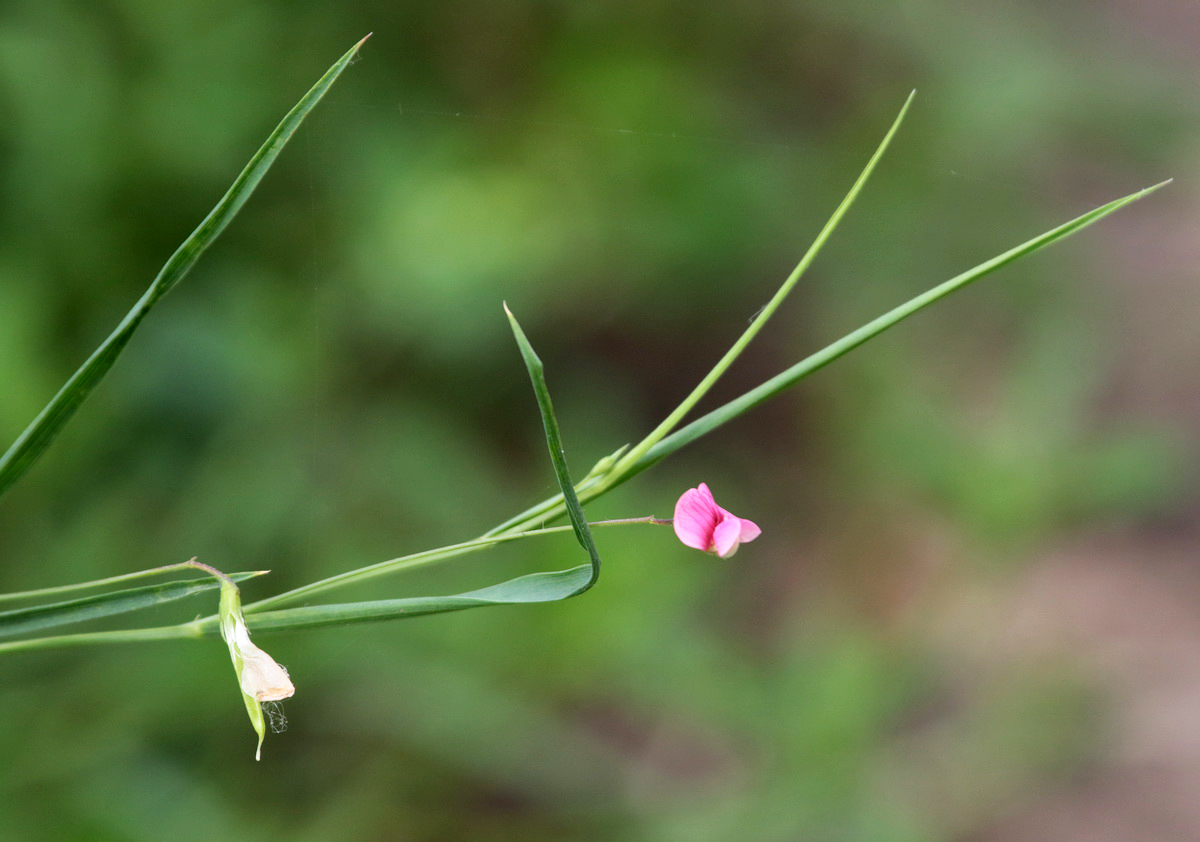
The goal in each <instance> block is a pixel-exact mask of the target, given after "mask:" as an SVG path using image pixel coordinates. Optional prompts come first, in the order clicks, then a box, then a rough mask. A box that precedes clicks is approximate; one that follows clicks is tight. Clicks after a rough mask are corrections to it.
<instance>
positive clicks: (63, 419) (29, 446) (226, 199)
mask: <svg viewBox="0 0 1200 842" xmlns="http://www.w3.org/2000/svg"><path fill="white" fill-rule="evenodd" d="M369 37H371V36H369V35H368V36H367V38H369ZM366 40H367V39H366V38H364V39H363V40H362V41H359V42H358V43H357V44H355V45H354V46H353V47H352V48H351V49H350V51H349V52H347V53H346V54H345V55H344V56H342V57H341V58H340V59H338V61H337V63H336V64H334V65H333V67H331V68H329V70H328V71H327V72H326V73H325V75H324V76H322V77H321V78H320V80H319V81H318V82H317V83H316V84H315V85H314V86H313V87H312V89H311V90H310V91H309V92H308V93H307V94H305V95H304V97H303V98H302V99H301V100H300V101H299V102H298V103H296V106H295V107H294V108H293V109H292V110H291V111H289V112H288V113H287V116H285V117H284V118H283V121H282V122H280V124H279V125H278V126H276V127H275V131H273V132H271V135H270V136H269V137H268V138H267V140H266V142H265V143H264V144H263V145H262V147H261V148H260V149H259V150H258V152H256V153H255V155H254V157H253V158H251V159H250V163H248V164H247V165H246V167H245V169H243V170H242V172H241V174H239V175H238V177H237V178H236V179H235V180H234V182H233V185H232V186H231V187H230V188H229V190H228V192H226V193H225V195H224V196H223V197H222V198H221V201H220V202H218V203H217V206H216V207H214V208H213V209H212V210H211V211H210V212H209V214H208V216H206V217H205V218H204V221H203V222H201V223H200V225H199V227H197V228H196V230H195V231H193V232H192V234H191V236H189V237H188V238H187V239H186V240H184V242H183V244H182V245H181V246H180V247H179V248H178V249H177V250H176V251H175V253H174V254H172V255H171V258H170V259H169V260H168V261H167V262H166V264H165V265H164V266H163V268H162V269H161V270H159V273H158V276H157V277H156V278H155V279H154V281H153V283H151V284H150V287H149V289H147V290H146V292H145V293H144V294H143V295H142V297H141V298H140V299H138V301H137V303H136V304H134V305H133V309H131V310H130V311H129V312H128V313H127V314H126V316H125V318H124V319H122V320H121V323H120V324H119V325H117V328H116V330H114V331H113V332H112V333H111V334H110V335H109V337H108V338H107V339H105V340H104V342H103V343H102V344H101V345H100V347H99V348H97V349H96V350H95V351H94V352H93V353H92V355H91V356H90V357H88V359H87V361H86V362H85V363H84V364H83V365H82V366H80V368H79V369H78V370H77V371H76V372H75V373H74V374H73V375H71V378H70V379H69V380H67V382H66V384H64V385H63V387H62V388H61V389H59V391H58V394H56V395H55V396H54V397H53V398H52V399H51V401H50V403H48V404H46V406H45V408H44V409H43V410H42V411H41V412H40V413H38V416H37V417H36V418H35V419H33V421H32V422H31V423H30V425H29V426H28V427H27V428H26V429H25V431H24V432H23V433H21V435H20V436H19V437H18V438H17V440H16V441H15V442H13V444H12V446H11V447H9V449H8V450H7V451H6V452H5V454H4V455H3V456H0V495H2V494H3V493H4V492H5V491H7V490H8V489H9V488H10V487H11V486H12V484H13V483H15V482H16V481H17V480H18V479H20V478H21V476H22V475H24V474H25V472H26V471H28V470H29V468H30V467H32V465H33V463H34V462H36V461H37V460H38V458H39V457H40V456H41V455H42V453H43V452H45V450H46V448H47V447H49V446H50V443H51V442H52V441H54V438H55V436H57V435H58V434H59V432H60V431H61V430H62V428H63V427H64V426H65V425H66V423H67V422H68V421H69V420H70V419H71V416H73V415H74V414H75V411H76V410H77V409H79V406H80V405H81V404H82V403H83V402H84V400H86V399H87V397H88V395H89V394H91V392H92V390H93V389H94V388H96V386H97V384H99V382H100V381H101V380H102V379H103V378H104V375H106V374H107V373H108V370H109V369H110V368H112V366H113V363H114V362H116V360H117V357H118V356H120V354H121V351H122V350H124V348H125V346H126V345H127V344H128V343H129V340H130V339H131V338H132V336H133V334H134V331H136V330H137V328H138V326H139V325H140V324H141V323H142V320H143V319H145V318H146V316H147V314H148V313H149V312H150V310H151V308H153V307H154V305H155V304H156V303H158V301H159V299H161V298H162V297H163V296H164V295H166V294H167V293H168V292H169V291H170V290H171V288H172V287H174V286H175V285H176V284H177V283H179V281H180V280H181V279H182V278H183V276H184V275H186V274H187V273H188V271H189V270H190V269H191V268H192V267H193V266H194V265H195V264H196V261H197V260H199V259H200V255H201V254H203V253H204V250H205V249H207V248H208V247H209V246H210V245H212V243H213V241H214V240H216V239H217V237H218V236H219V235H220V234H221V232H222V231H224V230H225V226H227V225H228V224H229V222H230V220H232V219H233V218H234V216H236V215H237V213H238V211H239V210H241V208H242V206H243V205H244V204H245V203H246V200H247V199H249V198H250V194H251V193H253V192H254V188H255V187H257V186H258V183H259V182H260V181H261V180H262V178H263V176H264V175H266V172H267V170H268V169H270V168H271V165H272V164H273V163H275V159H276V158H277V157H279V153H280V151H282V149H283V147H284V146H285V145H286V144H287V142H288V141H289V140H290V139H291V137H292V135H294V134H295V133H296V129H298V128H299V127H300V123H301V122H302V121H303V120H304V118H305V117H306V116H307V115H308V113H309V112H310V111H311V110H312V109H313V108H314V107H315V106H316V104H317V103H318V102H320V100H321V98H322V97H323V96H324V95H325V93H326V91H328V90H329V88H330V87H331V86H332V85H333V83H334V82H335V81H337V78H338V77H339V76H340V75H341V74H342V71H343V70H345V69H346V67H347V66H349V64H350V62H351V61H352V60H353V59H354V57H355V55H357V54H358V51H359V49H360V48H361V47H362V45H363V43H364V42H365V41H366Z"/></svg>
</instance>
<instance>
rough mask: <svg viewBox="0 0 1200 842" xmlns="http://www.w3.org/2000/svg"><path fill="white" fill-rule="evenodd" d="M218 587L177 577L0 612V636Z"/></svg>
mask: <svg viewBox="0 0 1200 842" xmlns="http://www.w3.org/2000/svg"><path fill="white" fill-rule="evenodd" d="M262 573H263V571H254V572H250V573H232V574H230V577H229V578H231V579H233V580H234V581H238V582H240V581H243V580H245V579H251V578H253V577H255V576H261V575H262ZM219 586H220V582H219V581H218V580H217V579H214V578H212V577H211V576H206V577H205V578H203V579H180V580H178V581H175V582H165V583H163V584H160V585H143V586H142V587H138V588H126V589H125V590H120V591H112V592H110V593H104V594H96V595H95V596H88V597H83V598H81V599H72V600H69V601H67V602H56V603H53V604H52V605H37V606H33V607H31V608H19V609H16V610H12V611H0V637H14V636H16V635H21V634H29V633H30V632H35V631H43V630H45V629H50V628H56V627H58V626H66V625H70V624H72V623H83V622H87V621H88V620H98V619H100V618H101V617H112V616H115V615H117V614H126V613H128V612H130V611H137V610H139V609H142V608H150V607H151V606H154V605H162V604H163V603H166V602H173V601H174V600H177V599H186V598H187V597H189V596H195V595H196V594H199V593H203V592H204V591H210V590H213V589H215V588H217V587H219Z"/></svg>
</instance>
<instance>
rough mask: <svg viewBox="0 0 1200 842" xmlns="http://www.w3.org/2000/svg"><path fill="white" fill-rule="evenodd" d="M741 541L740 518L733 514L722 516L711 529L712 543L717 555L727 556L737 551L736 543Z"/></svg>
mask: <svg viewBox="0 0 1200 842" xmlns="http://www.w3.org/2000/svg"><path fill="white" fill-rule="evenodd" d="M741 541H742V519H741V518H739V517H735V516H732V515H731V516H730V517H726V518H723V519H722V520H721V522H720V523H718V524H717V528H716V529H715V530H713V544H714V546H715V547H716V550H717V555H719V556H720V557H721V558H729V557H730V556H731V555H733V554H734V553H736V552H737V548H738V544H740V543H741Z"/></svg>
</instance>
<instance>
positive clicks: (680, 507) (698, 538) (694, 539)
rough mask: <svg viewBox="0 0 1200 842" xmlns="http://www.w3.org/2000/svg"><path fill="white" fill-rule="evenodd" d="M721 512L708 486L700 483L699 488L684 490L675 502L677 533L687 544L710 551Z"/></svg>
mask: <svg viewBox="0 0 1200 842" xmlns="http://www.w3.org/2000/svg"><path fill="white" fill-rule="evenodd" d="M718 517H719V514H718V509H717V504H716V503H715V502H714V501H713V496H712V492H711V491H709V490H708V486H707V485H705V484H704V483H700V487H699V488H689V489H688V490H687V491H685V492H683V494H682V496H680V498H679V502H678V503H676V504H675V519H674V526H675V534H676V535H677V536H678V537H679V540H680V541H682V542H683V543H684V544H685V545H686V546H689V547H693V548H695V549H697V550H704V551H708V550H710V549H712V546H713V530H714V529H715V528H716V526H717V520H718Z"/></svg>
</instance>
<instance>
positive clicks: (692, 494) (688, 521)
mask: <svg viewBox="0 0 1200 842" xmlns="http://www.w3.org/2000/svg"><path fill="white" fill-rule="evenodd" d="M675 534H676V535H678V536H679V540H680V541H682V542H683V543H684V544H686V545H687V546H689V547H695V548H696V549H698V550H704V551H705V552H706V553H712V552H715V553H716V554H717V555H719V556H720V557H721V558H729V557H730V556H731V555H733V554H734V553H736V552H737V548H738V544H744V543H746V542H747V541H753V540H754V539H755V538H757V537H758V536H759V535H761V534H762V530H761V529H759V528H758V524H756V523H755V522H754V521H752V520H746V519H745V518H742V517H738V516H737V515H735V514H734V513H733V512H728V511H726V510H725V509H722V508H721V507H720V506H718V505H717V501H716V500H714V499H713V496H712V492H711V491H709V490H708V486H707V485H706V484H704V483H700V487H699V488H689V489H688V490H687V491H685V492H683V496H681V497H680V498H679V502H678V503H676V504H675Z"/></svg>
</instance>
